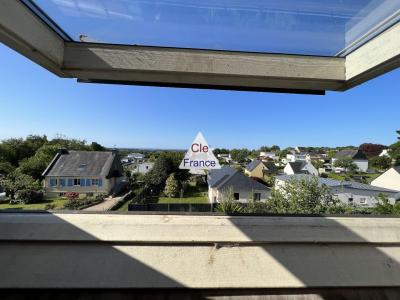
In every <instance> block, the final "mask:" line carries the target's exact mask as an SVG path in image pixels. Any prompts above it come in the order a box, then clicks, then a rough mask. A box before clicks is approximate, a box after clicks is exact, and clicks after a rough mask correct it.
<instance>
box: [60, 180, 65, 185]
mask: <svg viewBox="0 0 400 300" xmlns="http://www.w3.org/2000/svg"><path fill="white" fill-rule="evenodd" d="M60 186H65V179H64V178H60Z"/></svg>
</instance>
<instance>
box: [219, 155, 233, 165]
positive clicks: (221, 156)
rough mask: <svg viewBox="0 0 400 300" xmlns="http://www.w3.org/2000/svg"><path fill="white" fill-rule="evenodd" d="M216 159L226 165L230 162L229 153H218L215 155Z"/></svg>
mask: <svg viewBox="0 0 400 300" xmlns="http://www.w3.org/2000/svg"><path fill="white" fill-rule="evenodd" d="M217 158H218V159H221V160H224V161H225V162H226V163H227V164H229V163H231V162H232V157H231V154H230V153H219V154H217Z"/></svg>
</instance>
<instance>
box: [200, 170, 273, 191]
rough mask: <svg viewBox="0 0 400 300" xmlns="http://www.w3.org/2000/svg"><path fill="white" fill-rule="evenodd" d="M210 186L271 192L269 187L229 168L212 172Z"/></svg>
mask: <svg viewBox="0 0 400 300" xmlns="http://www.w3.org/2000/svg"><path fill="white" fill-rule="evenodd" d="M208 185H209V186H210V187H212V188H217V189H223V188H225V187H229V186H233V187H234V188H235V189H237V190H249V191H250V190H265V191H267V190H269V189H268V187H267V186H265V185H263V184H261V183H259V182H257V181H255V180H253V179H251V178H249V177H247V176H246V175H244V174H243V173H242V172H240V171H238V170H235V169H233V168H231V167H228V166H223V167H222V168H221V169H215V170H211V171H210V172H209V174H208Z"/></svg>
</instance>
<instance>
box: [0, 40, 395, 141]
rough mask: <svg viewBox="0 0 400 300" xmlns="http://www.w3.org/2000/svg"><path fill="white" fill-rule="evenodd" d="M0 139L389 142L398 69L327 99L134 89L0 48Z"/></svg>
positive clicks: (392, 130)
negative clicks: (89, 79) (90, 80)
mask: <svg viewBox="0 0 400 300" xmlns="http://www.w3.org/2000/svg"><path fill="white" fill-rule="evenodd" d="M0 82H1V84H0V139H5V138H10V137H25V136H27V135H29V134H46V135H47V136H48V137H49V138H52V137H54V136H55V135H56V134H58V133H61V134H65V135H67V136H68V137H74V138H81V139H85V140H87V141H89V142H91V141H97V142H99V143H101V144H103V145H106V146H113V145H116V146H117V147H152V148H187V147H188V146H189V144H190V143H191V142H192V140H193V139H194V137H195V135H196V134H197V132H198V131H202V132H203V134H204V135H205V138H206V139H207V140H208V142H209V143H210V144H211V146H213V147H228V148H237V147H247V148H258V147H260V146H262V145H272V144H277V145H280V146H281V147H286V146H296V145H299V146H338V145H350V144H351V145H359V144H361V143H363V142H374V143H382V144H391V143H393V142H395V140H396V134H395V130H396V129H400V114H399V112H400V96H399V84H400V70H396V71H393V72H391V73H388V74H386V75H384V76H381V77H379V78H376V79H374V80H372V81H370V82H368V83H365V84H363V85H361V86H358V87H356V88H354V89H352V90H350V91H347V92H345V93H341V92H329V93H328V94H327V95H326V96H310V95H291V94H278V93H252V92H231V91H212V90H192V89H173V88H154V87H136V86H122V85H121V86H119V85H100V84H83V83H77V82H76V81H75V80H74V79H61V78H58V77H56V76H55V75H53V74H51V73H50V72H48V71H46V70H45V69H42V68H41V67H39V66H37V65H35V64H34V63H32V62H30V61H29V60H27V59H26V58H24V57H22V56H20V55H19V54H17V53H15V52H14V51H12V50H10V49H8V48H7V47H5V46H4V45H0Z"/></svg>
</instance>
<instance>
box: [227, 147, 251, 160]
mask: <svg viewBox="0 0 400 300" xmlns="http://www.w3.org/2000/svg"><path fill="white" fill-rule="evenodd" d="M230 153H231V157H232V159H233V160H234V161H237V162H238V163H244V162H246V161H247V157H248V156H249V154H250V151H249V150H247V149H245V148H243V149H232V150H231V152H230Z"/></svg>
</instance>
